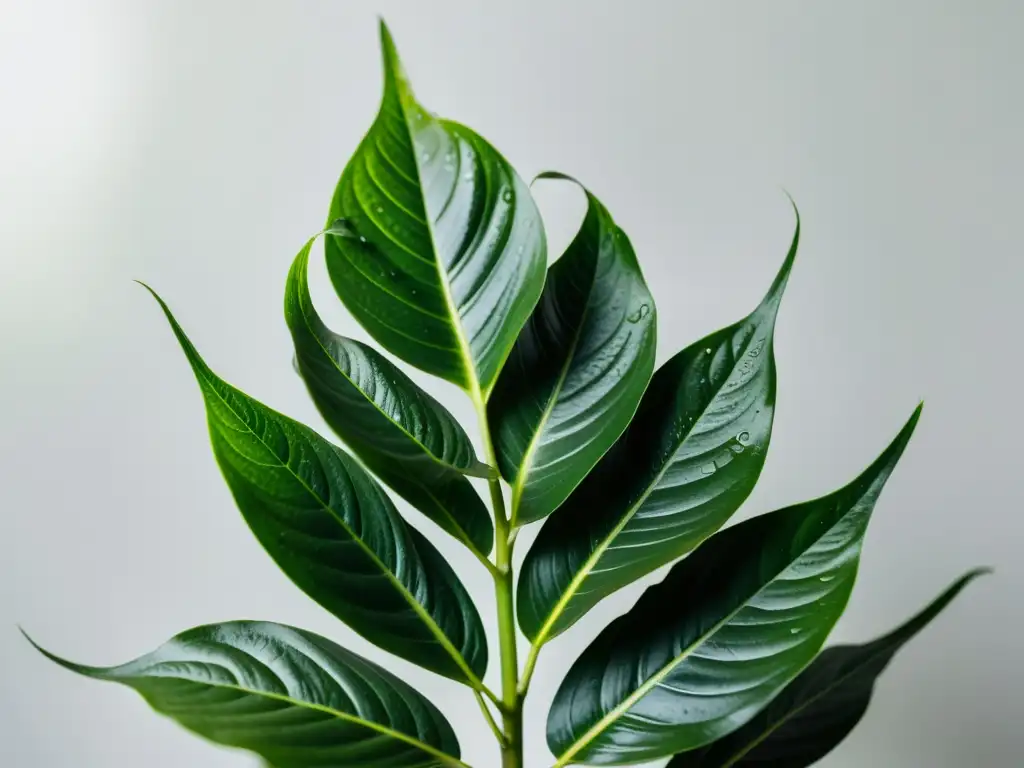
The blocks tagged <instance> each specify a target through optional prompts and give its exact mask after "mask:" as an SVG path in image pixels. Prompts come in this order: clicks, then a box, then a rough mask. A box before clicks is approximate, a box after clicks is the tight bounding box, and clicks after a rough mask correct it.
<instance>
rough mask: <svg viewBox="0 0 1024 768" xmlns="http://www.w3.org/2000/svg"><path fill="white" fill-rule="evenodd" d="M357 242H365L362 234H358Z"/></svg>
mask: <svg viewBox="0 0 1024 768" xmlns="http://www.w3.org/2000/svg"><path fill="white" fill-rule="evenodd" d="M359 242H360V243H365V242H366V238H365V237H363V236H362V235H360V236H359Z"/></svg>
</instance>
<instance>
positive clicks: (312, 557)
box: [151, 291, 487, 687]
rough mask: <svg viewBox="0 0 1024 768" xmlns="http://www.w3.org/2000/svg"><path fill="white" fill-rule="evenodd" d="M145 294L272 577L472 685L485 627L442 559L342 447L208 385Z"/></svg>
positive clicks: (212, 381) (480, 667)
mask: <svg viewBox="0 0 1024 768" xmlns="http://www.w3.org/2000/svg"><path fill="white" fill-rule="evenodd" d="M151 292H152V291H151ZM153 296H154V297H155V298H156V300H157V301H158V302H160V306H161V307H162V308H163V310H164V313H165V314H166V315H167V319H168V321H169V322H170V324H171V327H172V328H173V330H174V334H175V336H177V338H178V341H179V342H180V343H181V347H182V349H183V350H184V352H185V355H186V357H187V358H188V361H189V363H190V365H191V366H192V370H193V372H194V373H195V375H196V379H197V380H198V381H199V387H200V389H201V390H202V393H203V399H204V400H205V401H206V413H207V419H208V421H209V426H210V438H211V441H212V443H213V452H214V455H215V456H216V458H217V463H218V464H219V465H220V469H221V472H222V473H223V474H224V479H225V480H226V481H227V483H228V486H229V487H230V488H231V492H232V494H233V495H234V497H235V501H236V502H237V504H238V508H239V509H240V510H241V512H242V516H243V517H244V518H245V520H246V522H247V523H248V524H249V527H250V528H251V529H252V532H253V533H254V534H255V535H256V538H257V539H259V541H260V543H261V544H262V545H263V547H264V549H266V550H267V553H268V554H269V555H270V556H271V557H272V558H273V559H274V561H275V562H276V563H277V564H278V565H279V566H280V567H281V570H283V571H284V572H285V573H286V574H287V575H288V577H289V578H290V579H291V580H292V581H293V582H295V584H296V585H297V586H298V587H299V588H300V589H301V590H303V591H304V592H305V593H306V594H307V595H309V596H310V597H312V598H313V599H314V600H316V601H317V602H318V603H320V605H322V606H323V607H324V608H326V609H327V610H328V611H330V612H331V613H333V614H334V615H335V616H337V617H338V618H339V619H341V620H342V621H344V622H345V623H346V624H348V625H349V626H350V627H352V629H354V630H355V631H356V632H358V633H359V634H360V635H362V636H363V637H365V638H366V639H367V640H369V641H370V642H372V643H375V644H376V645H378V646H380V647H381V648H383V649H385V650H387V651H391V652H392V653H394V654H396V655H398V656H401V657H402V658H405V659H408V660H409V661H412V662H414V663H416V664H419V665H420V666H423V667H426V668H427V669H431V670H433V671H435V672H437V673H439V674H442V675H445V676H446V677H450V678H452V679H454V680H458V681H460V682H466V683H468V684H470V685H473V686H474V687H479V685H480V678H481V677H483V674H484V671H485V669H486V667H487V641H486V637H485V636H484V631H483V625H482V624H481V622H480V616H479V615H478V614H477V611H476V608H475V606H474V605H473V602H472V601H471V600H470V598H469V595H468V593H467V592H466V590H465V587H463V586H462V584H461V582H460V581H459V580H458V577H457V576H456V575H455V573H454V572H453V571H452V569H451V567H450V566H449V565H448V563H447V562H445V560H444V558H443V557H442V556H441V554H440V553H439V552H438V551H437V550H436V549H435V548H434V546H433V545H432V544H431V543H430V542H429V541H427V539H426V538H424V537H423V536H422V535H421V534H420V533H418V532H417V531H416V530H415V529H413V528H410V527H409V526H408V525H407V524H406V523H405V521H404V520H403V519H402V518H401V516H400V515H399V514H398V512H397V510H396V509H395V508H394V505H393V504H392V503H391V501H390V499H388V497H387V494H385V493H384V491H383V490H382V489H381V488H380V486H378V485H377V483H376V482H375V481H374V480H373V478H372V477H370V476H369V475H368V474H367V473H366V471H365V470H364V469H362V467H360V466H359V464H358V463H357V462H356V461H355V460H354V459H352V458H351V457H349V456H348V455H347V454H345V452H344V451H342V450H341V449H340V448H338V447H336V446H334V445H332V444H331V443H329V442H327V441H326V440H324V439H323V438H322V437H320V436H319V435H318V434H316V432H314V431H313V430H311V429H309V427H306V426H304V425H302V424H299V423H298V422H296V421H293V420H292V419H289V418H288V417H286V416H283V415H281V414H280V413H277V412H276V411H273V410H271V409H270V408H267V407H266V406H265V405H263V404H261V403H259V402H257V401H256V400H253V399H252V398H251V397H249V396H248V395H246V394H245V393H244V392H241V391H239V390H237V389H235V388H234V387H232V386H231V385H229V384H227V383H226V382H224V381H223V380H222V379H220V378H218V377H217V376H216V374H214V373H213V372H212V371H211V370H210V369H209V367H207V365H206V363H205V362H204V361H203V359H202V358H201V357H200V356H199V353H198V352H197V351H196V349H195V347H194V346H192V343H191V342H190V341H189V340H188V337H186V336H185V332H184V331H183V330H182V329H181V326H179V325H178V323H177V321H176V320H175V319H174V316H173V315H172V314H171V311H170V309H168V307H167V305H166V304H164V302H163V300H162V299H160V297H159V296H157V295H156V293H153Z"/></svg>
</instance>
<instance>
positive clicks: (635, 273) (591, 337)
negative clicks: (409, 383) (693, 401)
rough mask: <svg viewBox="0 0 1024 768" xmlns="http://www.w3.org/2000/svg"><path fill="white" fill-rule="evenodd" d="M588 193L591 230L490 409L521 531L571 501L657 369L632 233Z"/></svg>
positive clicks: (566, 258)
mask: <svg viewBox="0 0 1024 768" xmlns="http://www.w3.org/2000/svg"><path fill="white" fill-rule="evenodd" d="M540 178H567V177H565V176H562V175H561V174H554V173H548V174H542V175H541V176H540ZM584 192H586V194H587V203H588V206H587V215H586V218H585V219H584V221H583V225H582V227H581V228H580V231H579V233H578V234H577V235H576V238H575V239H574V240H573V242H572V243H571V244H570V245H569V248H568V249H567V250H566V252H565V254H564V255H563V256H562V257H561V258H560V259H559V260H558V261H557V262H555V264H554V265H552V267H551V269H549V270H548V279H547V283H546V284H545V287H544V293H543V295H542V296H541V300H540V302H539V303H538V304H537V308H536V309H535V310H534V312H533V315H532V316H531V318H530V321H529V322H528V323H527V325H526V327H525V328H524V329H523V332H522V333H521V334H520V336H519V339H518V340H517V341H516V346H515V347H514V348H513V350H512V354H511V356H510V357H509V360H508V364H507V365H506V366H505V368H504V369H503V370H502V373H501V376H500V377H499V379H498V383H497V385H496V386H495V389H494V393H493V394H492V396H491V400H490V402H489V404H488V411H487V412H488V418H489V420H490V422H491V433H492V434H493V436H494V439H495V443H496V448H497V455H498V465H499V467H500V469H501V473H502V475H504V477H505V479H506V480H507V481H508V482H509V484H510V485H511V486H512V524H513V525H524V524H526V523H530V522H533V521H535V520H540V519H541V518H544V517H547V515H549V514H550V513H551V512H552V511H554V510H555V509H556V508H557V507H558V506H559V505H560V504H561V503H562V502H563V501H565V499H566V497H567V496H568V495H569V493H570V492H571V491H572V490H573V488H575V487H576V486H577V485H578V484H579V482H580V481H581V480H582V479H583V478H584V477H585V476H586V474H587V472H589V471H590V470H591V469H592V468H593V466H594V464H596V463H597V460H598V459H600V458H601V456H602V455H603V454H604V453H605V452H606V451H607V450H608V448H610V447H611V445H612V443H614V442H615V439H616V438H617V437H618V436H619V435H620V434H622V431H623V430H624V429H625V428H626V425H627V424H629V420H630V418H632V416H633V414H634V412H635V411H636V407H637V404H638V403H639V402H640V396H641V395H642V394H643V392H644V388H645V387H646V386H647V382H648V381H649V380H650V378H651V372H652V371H653V370H654V346H655V318H654V314H655V313H654V299H652V298H651V294H650V291H648V290H647V285H646V284H645V283H644V278H643V275H642V274H641V272H640V265H639V264H637V261H636V255H635V254H634V253H633V247H632V246H631V245H630V243H629V239H628V238H627V237H626V233H625V232H623V231H622V230H621V229H619V228H618V227H617V226H616V225H615V222H614V221H612V217H611V215H610V214H609V213H608V211H607V210H606V209H605V207H604V206H603V205H601V202H600V201H599V200H598V199H597V198H596V197H594V196H593V195H592V194H590V193H589V192H587V190H585V189H584Z"/></svg>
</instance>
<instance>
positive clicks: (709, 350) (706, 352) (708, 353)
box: [704, 347, 711, 355]
mask: <svg viewBox="0 0 1024 768" xmlns="http://www.w3.org/2000/svg"><path fill="white" fill-rule="evenodd" d="M704 354H705V355H710V354H711V347H705V348H704Z"/></svg>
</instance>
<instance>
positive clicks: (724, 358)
mask: <svg viewBox="0 0 1024 768" xmlns="http://www.w3.org/2000/svg"><path fill="white" fill-rule="evenodd" d="M799 238H800V222H799V219H797V226H796V232H795V233H794V235H793V242H792V245H791V247H790V250H789V254H788V256H787V257H786V260H785V262H784V263H783V265H782V268H781V270H780V271H779V274H778V276H777V277H776V278H775V282H774V284H773V285H772V287H771V289H770V290H769V291H768V294H767V295H766V296H765V298H764V300H763V301H762V302H761V304H760V306H758V307H757V309H755V310H754V312H753V313H751V314H750V315H749V316H748V317H746V318H745V319H743V320H741V321H740V322H738V323H736V324H735V325H731V326H729V327H728V328H725V329H723V330H720V331H718V332H716V333H713V334H711V335H710V336H708V337H706V338H704V339H702V340H701V341H699V342H697V343H696V344H693V345H691V346H690V347H687V348H686V349H684V350H683V351H682V352H680V353H679V354H677V355H676V356H675V357H673V358H672V359H670V360H669V361H668V362H667V363H665V364H664V365H663V366H662V367H661V368H659V369H658V371H657V372H656V373H655V374H654V377H653V378H652V379H651V383H650V385H649V386H648V387H647V391H646V392H645V393H644V395H643V398H642V399H641V401H640V407H639V408H638V409H637V412H636V415H635V416H634V417H633V421H632V422H631V423H630V425H629V427H628V428H627V429H626V431H625V432H624V433H623V435H622V437H620V438H619V439H618V441H617V442H616V443H615V445H614V446H613V447H612V449H611V450H610V451H609V452H608V453H607V454H606V455H605V456H604V458H602V459H601V461H599V462H598V464H597V466H596V467H595V468H594V469H593V470H592V471H591V472H590V474H589V475H587V477H586V479H584V481H583V482H582V483H581V484H580V485H579V487H577V488H576V490H575V491H573V493H572V494H571V495H570V496H569V498H568V499H567V500H566V501H565V503H564V504H563V505H562V506H561V507H560V508H559V509H558V511H556V512H555V513H554V514H553V515H552V516H551V517H550V518H548V520H547V521H546V522H545V523H544V527H543V528H542V529H541V531H540V534H539V535H538V536H537V539H536V541H535V542H534V544H533V547H532V548H531V549H530V551H529V553H528V554H527V557H526V560H525V561H524V563H523V567H522V575H521V576H520V579H519V594H518V606H517V607H518V613H519V625H520V627H521V628H522V630H523V633H524V634H525V635H526V636H527V637H528V638H530V639H531V640H532V641H533V642H534V643H535V644H538V645H539V644H543V643H545V642H547V641H548V640H550V639H551V638H552V637H555V636H556V635H557V634H559V633H560V632H563V631H565V630H566V629H567V628H569V627H570V626H572V624H573V623H575V622H576V621H577V620H578V619H579V618H580V617H581V616H583V614H585V613H586V612H587V611H588V610H590V609H591V608H592V607H593V606H594V605H596V604H597V603H598V602H599V601H600V600H602V599H603V598H605V597H606V596H608V595H610V594H611V593H612V592H614V591H616V590H617V589H620V588H621V587H624V586H626V585H627V584H629V583H631V582H633V581H635V580H636V579H638V578H640V577H641V576H643V575H645V574H647V573H650V572H651V571H653V570H654V569H656V568H659V567H660V566H663V565H665V564H667V563H669V562H671V561H672V560H675V559H676V558H678V557H680V556H682V555H684V554H686V553H687V552H689V551H690V550H692V549H693V548H694V547H696V546H697V545H698V544H700V542H701V541H703V540H704V539H705V538H706V537H708V536H710V535H711V534H712V533H714V532H715V531H716V530H718V529H719V528H720V527H721V526H722V525H723V524H724V523H725V522H726V520H728V519H729V517H730V516H731V515H732V514H733V513H734V512H735V511H736V509H737V508H738V507H739V506H740V504H742V503H743V501H744V500H745V499H746V498H747V496H748V495H749V494H750V491H751V490H753V488H754V484H755V483H756V482H757V478H758V476H759V475H760V473H761V468H762V467H763V466H764V460H765V453H766V451H767V448H768V441H769V439H770V437H771V430H772V418H773V415H774V412H775V355H774V351H773V346H772V333H773V331H774V328H775V317H776V313H777V312H778V308H779V302H780V301H781V299H782V293H783V290H784V289H785V286H786V281H787V280H788V278H789V273H790V269H791V268H792V266H793V260H794V258H795V257H796V250H797V244H798V242H799Z"/></svg>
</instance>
